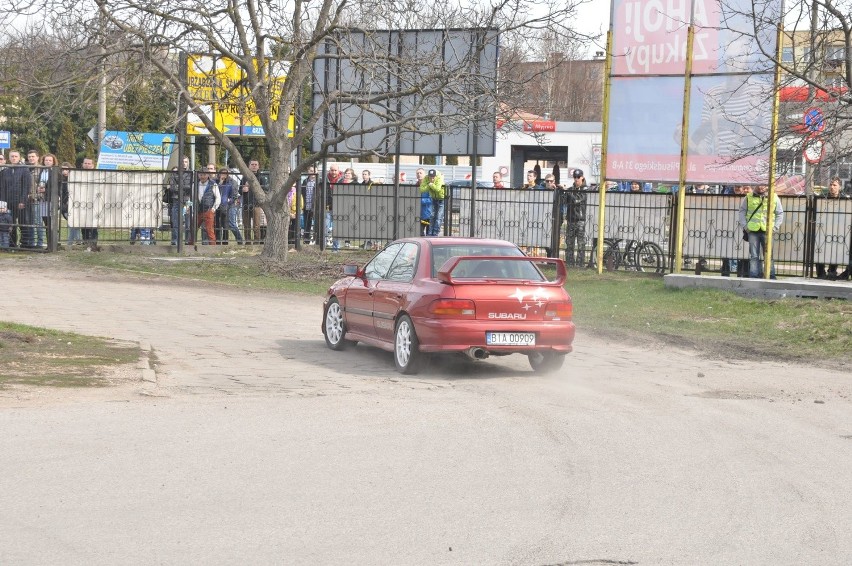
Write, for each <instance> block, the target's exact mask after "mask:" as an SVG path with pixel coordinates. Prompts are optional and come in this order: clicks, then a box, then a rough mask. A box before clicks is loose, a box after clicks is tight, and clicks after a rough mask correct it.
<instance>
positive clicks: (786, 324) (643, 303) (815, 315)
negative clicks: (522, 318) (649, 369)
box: [567, 270, 852, 367]
mask: <svg viewBox="0 0 852 566" xmlns="http://www.w3.org/2000/svg"><path fill="white" fill-rule="evenodd" d="M567 288H568V291H569V293H570V294H571V296H572V299H573V300H574V320H575V322H576V323H577V325H578V327H579V328H582V329H588V330H593V331H597V332H601V333H607V334H611V335H612V334H614V335H620V336H622V337H623V338H625V339H642V338H645V339H648V338H653V339H655V340H661V341H665V342H668V343H672V344H673V345H677V346H686V347H691V348H694V349H697V350H700V351H705V352H708V353H712V354H719V355H722V356H724V357H734V358H736V357H751V356H755V355H757V356H760V357H766V358H777V359H780V360H796V361H803V360H817V361H818V362H826V363H827V365H831V366H840V367H843V366H848V365H850V362H852V305H850V304H849V302H848V301H842V300H817V299H775V300H764V299H755V298H747V297H742V296H739V295H736V294H734V293H728V292H724V291H719V290H715V289H694V288H690V289H673V288H667V287H665V286H664V285H663V281H662V279H660V278H659V277H654V276H648V275H644V274H641V273H606V274H603V275H598V274H597V273H595V272H590V271H582V270H577V271H572V272H571V273H570V275H569V281H568V284H567Z"/></svg>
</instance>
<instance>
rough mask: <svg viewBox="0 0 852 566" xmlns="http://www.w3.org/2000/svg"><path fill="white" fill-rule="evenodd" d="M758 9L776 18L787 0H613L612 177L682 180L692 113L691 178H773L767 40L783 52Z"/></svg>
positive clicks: (742, 180) (609, 150)
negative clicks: (686, 97)
mask: <svg viewBox="0 0 852 566" xmlns="http://www.w3.org/2000/svg"><path fill="white" fill-rule="evenodd" d="M753 11H756V12H757V13H758V14H760V17H761V18H764V20H766V19H768V20H769V21H772V19H771V18H767V15H768V14H769V15H771V14H779V13H780V0H768V1H764V0H754V1H751V0H731V1H729V0H615V1H614V3H613V12H612V24H611V29H612V30H613V31H612V33H613V36H612V37H613V48H612V49H613V51H612V78H611V90H610V108H609V114H608V116H607V117H606V118H607V127H608V135H609V140H608V147H607V164H606V165H607V176H608V177H610V178H612V179H626V180H637V181H663V182H678V181H679V179H680V158H681V144H682V136H681V130H682V123H683V113H684V111H686V112H688V113H689V135H688V137H687V141H686V145H687V147H686V148H685V150H686V155H687V171H686V172H685V178H686V182H687V183H698V182H701V183H718V184H735V183H755V182H759V181H760V180H764V181H765V180H766V177H767V174H768V162H769V149H768V143H767V140H768V139H769V133H770V126H771V118H772V103H773V97H772V81H773V74H772V73H773V72H774V67H773V64H772V62H771V61H769V59H768V58H767V57H766V55H764V53H763V52H761V50H760V49H759V48H758V45H762V46H763V48H764V49H765V50H767V51H766V52H768V53H774V45H775V35H774V30H775V27H774V25H772V26H767V29H759V27H757V26H756V25H755V21H754V19H753V18H751V17H749V14H751V13H753ZM775 21H777V20H775ZM690 22H692V24H693V34H694V35H693V50H692V53H691V57H692V59H691V63H692V73H691V75H690V77H686V70H687V58H688V57H689V56H690V54H689V53H688V51H687V38H688V28H689V24H690ZM687 80H689V81H690V87H689V91H690V92H689V95H690V100H689V108H688V109H686V110H685V109H684V98H683V97H684V94H683V91H684V88H685V85H686V81H687Z"/></svg>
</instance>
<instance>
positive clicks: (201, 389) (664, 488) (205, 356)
mask: <svg viewBox="0 0 852 566" xmlns="http://www.w3.org/2000/svg"><path fill="white" fill-rule="evenodd" d="M0 278H1V279H2V284H3V287H4V288H5V289H7V291H6V292H5V293H4V294H5V296H6V301H4V304H3V314H2V318H3V319H6V320H11V321H15V322H21V323H27V324H35V325H41V326H48V327H52V328H57V329H66V330H74V331H77V332H82V333H90V334H97V335H103V336H111V337H115V338H118V339H123V340H133V341H140V342H141V343H142V344H143V345H145V347H146V348H150V350H151V352H152V354H151V360H152V362H156V366H155V367H156V370H157V372H156V383H155V384H154V383H145V382H142V381H141V380H140V379H139V377H138V376H137V375H136V374H137V373H141V372H139V371H138V370H136V371H134V373H133V375H132V376H131V377H132V379H131V380H130V381H129V382H128V383H127V384H126V385H123V386H117V387H115V388H111V389H107V390H102V389H96V390H86V391H59V392H43V391H31V390H6V391H0V564H4V565H5V564H63V565H65V564H86V565H90V564H116V563H130V564H269V563H277V564H428V565H432V564H465V565H469V564H524V565H526V564H533V565H545V564H548V565H552V564H583V565H595V564H797V565H798V564H849V563H850V562H852V536H850V533H852V407H850V399H852V384H850V377H849V376H848V375H842V374H840V373H837V372H831V371H827V370H820V369H814V368H808V367H798V366H791V365H786V364H776V363H761V362H750V361H741V360H740V361H738V360H710V359H704V358H702V357H699V356H697V355H695V354H694V353H692V352H685V351H679V350H676V349H672V348H670V347H668V346H665V345H659V346H656V347H654V346H649V345H647V344H642V345H632V344H624V343H615V342H611V341H607V340H604V339H601V338H596V337H593V336H588V335H586V334H585V333H584V332H583V329H582V328H579V329H578V332H577V338H576V342H575V352H574V353H573V354H571V355H570V356H569V359H568V360H567V361H566V363H565V366H564V367H563V369H562V371H561V372H560V373H559V374H558V375H552V376H547V377H541V376H537V375H535V374H533V373H532V372H531V371H530V370H529V366H528V364H527V362H526V359H525V358H522V357H519V356H510V357H508V358H502V359H496V360H495V359H490V360H487V361H485V362H477V363H474V362H472V361H465V360H445V361H442V362H440V363H436V364H434V365H433V366H432V367H431V368H430V369H429V370H428V371H426V372H425V373H423V374H421V375H419V376H416V377H406V376H401V375H398V374H396V373H395V371H394V370H393V361H392V358H391V355H390V354H389V353H385V352H380V351H377V350H374V349H370V348H367V347H364V346H358V347H356V348H354V349H350V350H347V351H345V352H332V351H330V350H328V349H327V348H326V347H325V344H324V342H323V339H322V335H321V333H320V328H319V325H320V314H321V309H320V305H321V300H320V299H319V298H316V297H304V296H280V295H275V294H269V293H266V292H260V291H257V292H255V291H239V290H233V289H229V288H222V287H218V286H216V287H214V286H210V285H207V284H204V283H202V282H198V283H196V284H194V285H192V286H186V285H180V284H174V283H172V282H169V281H168V280H163V281H162V282H150V281H143V280H140V279H136V278H129V279H128V280H124V281H122V280H119V279H115V278H104V277H103V276H102V275H100V274H96V273H71V274H69V273H55V272H52V271H50V270H46V269H38V268H29V267H27V266H26V265H10V266H8V268H4V271H3V272H2V275H0ZM10 290H11V291H10ZM13 354H14V353H12V352H0V359H2V358H3V357H6V356H9V355H13Z"/></svg>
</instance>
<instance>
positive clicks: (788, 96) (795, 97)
mask: <svg viewBox="0 0 852 566" xmlns="http://www.w3.org/2000/svg"><path fill="white" fill-rule="evenodd" d="M847 90H849V89H847V88H846V87H839V88H830V89H828V90H827V91H826V90H822V89H815V91H814V100H822V101H824V102H836V101H837V99H838V97H840V96H842V95H844V94H846V91H847ZM808 100H809V98H808V87H806V86H784V87H781V102H808Z"/></svg>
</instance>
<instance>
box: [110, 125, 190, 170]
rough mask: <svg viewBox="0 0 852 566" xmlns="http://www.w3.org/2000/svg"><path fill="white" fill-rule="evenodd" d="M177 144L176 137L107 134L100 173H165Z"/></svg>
mask: <svg viewBox="0 0 852 566" xmlns="http://www.w3.org/2000/svg"><path fill="white" fill-rule="evenodd" d="M174 144H175V136H174V135H173V134H155V133H150V132H118V131H110V130H107V131H106V132H105V135H104V139H103V141H101V147H100V150H99V151H98V169H112V170H119V169H149V170H153V171H164V170H165V169H166V168H167V167H168V164H169V156H170V155H171V153H172V150H173V149H174Z"/></svg>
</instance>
